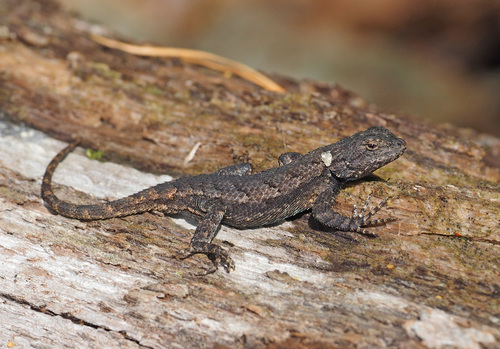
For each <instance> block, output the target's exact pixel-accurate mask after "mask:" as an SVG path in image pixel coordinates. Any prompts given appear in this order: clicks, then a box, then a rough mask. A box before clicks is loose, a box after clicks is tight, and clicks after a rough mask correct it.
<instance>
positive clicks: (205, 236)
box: [179, 206, 234, 275]
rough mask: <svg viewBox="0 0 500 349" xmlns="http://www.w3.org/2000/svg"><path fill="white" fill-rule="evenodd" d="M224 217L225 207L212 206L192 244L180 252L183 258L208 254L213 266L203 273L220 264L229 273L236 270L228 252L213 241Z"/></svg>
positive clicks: (200, 224)
mask: <svg viewBox="0 0 500 349" xmlns="http://www.w3.org/2000/svg"><path fill="white" fill-rule="evenodd" d="M223 217H224V209H222V208H220V207H218V206H214V207H212V208H211V209H210V210H209V211H208V212H207V214H206V215H205V216H203V218H202V220H201V221H200V223H199V224H198V226H197V227H196V230H195V232H194V236H193V238H192V239H191V244H190V246H189V247H188V248H187V249H185V250H182V251H180V252H179V254H180V258H181V259H185V258H188V257H191V256H192V255H195V254H204V255H206V256H207V257H208V259H210V261H212V263H213V267H212V268H210V269H209V270H208V271H207V272H205V273H203V274H202V275H206V274H211V273H214V272H215V271H217V268H218V267H219V265H222V266H223V267H224V268H225V269H226V271H227V272H228V273H229V272H230V271H231V270H234V262H233V260H232V259H231V257H229V254H228V252H227V251H226V250H224V249H223V248H221V247H220V246H217V245H215V244H213V243H212V240H213V239H214V238H215V236H216V235H217V231H218V228H219V226H220V223H221V221H222V218H223Z"/></svg>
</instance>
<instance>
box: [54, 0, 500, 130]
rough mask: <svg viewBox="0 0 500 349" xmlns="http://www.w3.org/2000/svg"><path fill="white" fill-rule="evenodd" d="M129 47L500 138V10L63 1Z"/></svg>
mask: <svg viewBox="0 0 500 349" xmlns="http://www.w3.org/2000/svg"><path fill="white" fill-rule="evenodd" d="M59 1H60V2H61V4H63V5H64V6H65V7H66V8H69V9H71V10H73V11H74V12H77V13H78V14H79V15H80V16H81V17H82V18H84V19H86V20H90V21H95V22H98V23H102V24H105V25H106V26H108V27H110V28H111V29H113V30H114V31H116V32H117V33H118V34H120V35H121V38H120V39H122V40H133V41H135V42H141V43H149V44H154V45H161V46H171V47H184V48H193V49H199V50H204V51H209V52H213V53H216V54H219V55H222V56H225V57H228V58H231V59H234V60H237V61H240V62H242V63H245V64H248V65H250V66H252V67H253V68H256V69H259V70H262V71H263V72H268V73H269V72H271V73H278V74H283V75H288V76H291V77H294V78H297V79H304V78H307V79H314V80H318V81H322V82H331V83H339V84H340V85H342V86H343V87H345V88H347V89H350V90H352V91H354V92H356V93H358V94H360V95H361V96H362V97H363V98H364V99H366V100H367V101H369V102H372V103H375V104H377V105H378V106H379V107H381V108H382V110H384V111H386V112H398V113H404V114H411V115H417V116H420V117H423V118H427V119H429V120H431V121H433V122H435V123H443V122H450V123H453V124H455V125H459V126H467V127H472V128H475V129H477V130H480V131H484V132H488V133H492V134H496V135H500V1H498V0H474V1H472V0H419V1H415V0H370V1H367V0H237V1H235V0H212V1H207V0H59Z"/></svg>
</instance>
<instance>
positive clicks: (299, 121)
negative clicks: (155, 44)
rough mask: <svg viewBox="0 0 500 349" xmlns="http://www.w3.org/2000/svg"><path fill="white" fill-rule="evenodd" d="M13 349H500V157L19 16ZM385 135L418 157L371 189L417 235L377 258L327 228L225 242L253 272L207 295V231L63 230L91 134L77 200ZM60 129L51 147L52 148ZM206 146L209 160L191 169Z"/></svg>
mask: <svg viewBox="0 0 500 349" xmlns="http://www.w3.org/2000/svg"><path fill="white" fill-rule="evenodd" d="M0 16H1V27H0V40H1V42H0V113H1V114H0V117H1V120H0V133H1V139H0V324H1V325H0V345H2V346H6V345H8V343H9V342H11V343H10V344H13V345H15V346H16V347H17V346H19V347H29V346H36V347H40V346H52V347H98V346H100V347H150V348H161V347H172V348H185V347H193V348H202V347H208V348H211V347H218V348H223V347H228V348H230V347H231V348H233V347H256V348H263V347H269V348H302V347H308V348H319V347H325V348H337V347H356V346H359V347H406V348H420V347H433V348H437V347H443V346H446V345H448V346H449V347H464V348H465V347H467V348H480V347H481V345H482V346H483V347H490V348H498V347H500V330H499V329H498V327H499V325H500V301H499V293H500V271H499V269H498V266H499V265H500V248H499V245H500V218H499V212H500V186H499V184H498V183H499V181H500V140H499V139H496V138H494V137H490V136H487V135H482V134H478V133H476V132H474V131H471V130H465V129H457V128H455V127H452V126H433V125H430V124H427V123H424V122H422V121H419V120H414V119H409V118H407V117H404V116H400V115H391V114H387V113H383V112H380V111H378V110H377V108H376V107H375V106H372V105H369V104H368V103H366V102H365V101H363V100H362V99H361V98H360V97H359V96H357V95H355V94H354V93H351V92H349V91H346V90H343V89H342V88H341V87H339V86H333V85H326V84H321V83H317V82H310V81H301V82H297V81H294V80H291V79H285V78H283V77H275V79H276V81H277V82H279V83H280V84H282V85H283V86H284V87H285V88H286V89H287V91H288V92H287V93H285V94H278V93H271V92H266V91H262V90H261V89H259V88H258V87H256V86H253V85H252V84H250V83H248V82H246V81H244V80H241V79H238V78H234V77H225V76H223V75H222V74H220V73H218V72H214V71H210V70H208V69H205V68H202V67H199V66H191V65H186V64H183V63H182V62H180V61H179V60H172V59H150V58H141V57H135V56H131V55H128V54H124V53H121V52H117V51H112V50H107V49H104V48H102V47H100V46H98V45H97V44H95V43H94V42H92V41H91V40H90V39H89V38H88V34H89V32H90V31H91V30H102V29H101V28H98V27H96V26H91V25H89V24H88V23H85V22H83V21H81V20H78V19H76V18H74V17H71V16H70V15H69V14H67V13H64V12H62V11H60V9H59V8H58V6H57V5H56V4H54V3H53V2H51V1H30V0H23V1H19V0H12V1H7V0H4V1H2V2H0ZM374 125H383V126H386V127H387V128H389V129H390V130H391V131H393V132H394V133H395V134H397V135H398V136H400V137H402V138H404V139H405V140H406V142H407V143H408V148H409V149H408V151H407V153H406V154H405V155H404V156H403V157H402V158H401V159H399V160H397V161H396V162H394V163H392V164H390V165H388V166H386V167H385V168H383V169H381V170H379V171H377V176H378V177H380V178H381V179H383V180H384V181H373V180H372V181H363V182H358V183H353V185H351V186H350V187H349V188H347V189H346V190H344V191H343V193H342V194H341V195H340V197H339V202H338V209H339V210H340V211H342V212H344V213H348V212H349V211H350V210H352V205H353V204H354V203H358V204H360V203H362V202H363V200H364V198H365V197H366V196H367V195H368V194H369V193H370V192H372V194H373V196H374V197H375V198H378V199H381V198H383V197H385V196H388V195H390V196H394V198H393V199H392V200H391V201H390V204H389V206H390V210H388V211H385V213H382V214H381V215H380V216H381V217H382V216H384V215H389V214H390V215H391V216H393V217H397V218H398V220H397V221H396V222H394V223H389V224H387V225H386V226H384V227H379V228H375V229H376V231H377V232H378V233H379V235H380V237H379V238H376V239H368V238H363V237H355V238H356V240H357V241H354V240H350V239H347V238H346V237H345V236H343V237H339V236H338V235H337V234H336V233H335V232H331V231H330V232H329V231H318V230H317V229H315V228H314V227H311V226H310V224H309V223H308V214H305V215H303V216H301V217H297V218H296V219H293V220H291V221H289V222H286V223H285V224H283V225H280V226H277V227H269V228H262V229H255V230H241V231H240V230H235V229H229V228H226V227H223V228H222V229H221V232H220V233H219V236H218V238H217V240H218V241H219V242H220V243H221V244H223V245H226V247H227V248H229V249H230V252H231V256H232V257H233V258H234V260H235V262H236V270H235V272H233V273H231V274H226V273H224V272H223V271H222V270H221V271H219V272H218V273H216V274H213V275H209V276H205V277H196V276H194V275H192V272H193V271H195V272H196V271H199V270H201V269H202V268H204V267H205V266H206V265H207V260H206V259H204V258H203V257H200V258H191V259H187V260H184V261H180V260H178V259H175V258H173V256H175V253H176V251H179V250H180V249H182V248H184V247H186V246H187V244H188V242H189V239H190V237H191V233H192V230H193V226H192V225H190V224H189V223H187V222H186V221H185V220H183V219H182V218H175V219H172V218H170V217H161V216H160V215H156V214H144V215H139V216H134V217H127V218H124V219H112V220H109V221H102V222H79V221H75V220H70V219H66V218H64V217H60V216H54V215H52V214H51V213H50V212H48V211H47V209H46V208H45V207H44V206H43V203H42V202H41V199H40V196H39V191H40V183H41V176H42V173H43V171H44V168H45V166H46V165H47V164H48V162H49V160H50V158H51V157H52V156H53V155H54V154H55V152H56V151H57V150H59V149H61V148H62V147H63V143H61V142H58V141H56V140H54V139H52V138H50V137H53V138H57V139H60V140H63V141H68V140H70V139H71V138H72V137H74V136H79V137H81V138H82V139H83V144H84V145H85V146H88V147H91V148H93V149H99V150H102V151H103V152H104V154H105V159H106V160H111V161H112V162H115V163H116V162H118V163H120V164H122V165H117V164H113V163H109V162H108V163H98V162H96V161H91V160H88V159H86V158H85V156H83V155H79V153H78V152H77V153H76V154H74V155H71V156H70V157H68V159H67V160H66V161H65V163H64V164H63V165H61V168H60V170H58V174H56V177H55V181H56V183H58V184H59V186H57V187H56V189H57V193H58V194H59V195H60V196H61V197H65V198H68V199H71V200H73V201H75V202H84V201H85V202H89V201H92V200H99V199H103V198H106V199H109V198H116V197H120V196H123V195H127V194H131V193H132V192H134V191H135V190H138V189H141V188H143V187H146V186H150V185H152V184H154V183H157V182H159V181H163V180H166V177H165V176H163V177H159V176H154V175H151V174H146V173H141V172H138V171H137V170H134V169H132V168H130V167H128V166H133V167H135V168H137V169H140V170H143V171H146V172H150V173H151V172H152V173H160V172H161V173H168V174H170V175H173V176H179V175H185V174H198V173H203V172H208V171H213V170H215V169H217V168H219V167H222V166H227V165H229V164H233V163H237V162H242V161H250V162H252V163H253V164H254V165H255V166H256V167H257V169H263V168H267V167H270V166H275V165H276V159H277V157H278V155H279V154H280V153H283V152H285V151H299V152H307V151H309V150H311V149H313V148H316V147H318V146H321V145H324V144H327V143H332V142H334V141H336V140H338V139H339V138H341V137H343V136H347V135H351V134H353V133H354V132H356V131H360V130H363V129H366V128H368V127H369V126H374ZM36 130H39V131H42V132H43V133H44V134H45V135H44V134H43V133H41V132H39V131H36ZM198 142H200V143H201V147H200V148H199V149H198V150H197V152H196V154H195V156H194V158H193V159H192V160H191V161H189V162H188V163H187V164H186V163H185V162H184V159H185V158H186V156H187V155H188V153H189V152H190V150H191V149H192V148H193V147H194V146H195V144H196V143H198Z"/></svg>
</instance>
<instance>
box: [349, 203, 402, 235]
mask: <svg viewBox="0 0 500 349" xmlns="http://www.w3.org/2000/svg"><path fill="white" fill-rule="evenodd" d="M370 199H371V194H370V195H368V198H367V199H366V201H365V204H364V205H363V207H362V208H361V210H360V211H359V212H358V206H357V205H354V208H353V211H352V217H351V228H352V231H354V232H356V233H360V234H363V235H368V236H374V237H375V236H378V235H377V234H375V233H373V232H371V231H367V230H366V229H363V227H367V226H372V225H380V224H384V223H387V222H392V221H395V220H396V218H392V217H389V218H383V219H370V218H371V217H372V216H373V215H374V214H376V213H377V212H378V211H380V209H381V208H382V207H384V206H385V205H386V204H387V201H388V200H389V199H390V197H386V198H385V199H384V200H382V201H381V202H379V204H378V205H377V206H375V207H373V208H372V209H371V210H369V211H368V212H366V211H367V209H368V205H369V203H370Z"/></svg>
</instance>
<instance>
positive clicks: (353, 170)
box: [41, 126, 406, 272]
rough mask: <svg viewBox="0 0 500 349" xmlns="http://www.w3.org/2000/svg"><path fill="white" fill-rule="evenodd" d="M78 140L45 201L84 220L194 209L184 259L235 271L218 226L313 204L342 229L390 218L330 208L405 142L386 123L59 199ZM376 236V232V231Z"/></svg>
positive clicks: (45, 189) (255, 223) (263, 221)
mask: <svg viewBox="0 0 500 349" xmlns="http://www.w3.org/2000/svg"><path fill="white" fill-rule="evenodd" d="M77 145H78V142H74V143H71V144H70V145H68V146H67V147H66V148H65V149H63V150H62V151H61V152H59V153H58V154H57V155H56V156H55V157H54V159H52V161H51V162H50V164H49V165H48V167H47V170H46V172H45V175H44V177H43V182H42V190H41V194H42V198H43V200H44V201H45V203H46V204H47V205H48V206H49V207H50V208H51V209H52V210H53V211H54V212H56V213H58V214H60V215H62V216H65V217H69V218H75V219H79V220H86V221H88V220H98V219H109V218H115V217H123V216H129V215H134V214H138V213H143V212H148V211H162V212H164V213H166V214H176V213H180V212H182V211H189V212H191V213H193V214H195V215H197V216H200V217H201V220H200V222H199V224H198V225H197V227H196V230H195V232H194V236H193V238H192V240H191V243H190V246H189V248H187V249H186V250H184V251H182V252H181V253H182V255H183V258H185V257H189V256H191V255H193V254H205V255H207V257H208V258H209V259H210V260H211V261H212V263H213V268H211V269H210V271H209V272H214V271H216V270H217V267H218V266H219V265H222V266H223V267H224V268H225V269H226V271H227V272H229V271H230V270H232V269H234V262H233V260H232V259H231V257H230V256H229V254H228V252H227V251H226V250H224V249H222V248H221V247H219V246H218V245H216V244H213V243H212V240H213V239H214V238H215V236H216V235H217V232H218V228H219V226H220V224H225V225H229V226H232V227H236V228H252V227H259V226H264V225H271V224H276V223H279V222H281V221H283V220H284V219H285V218H288V217H291V216H294V215H296V214H298V213H300V212H302V211H305V210H308V209H312V215H313V217H314V218H315V219H316V220H317V221H319V222H320V223H322V224H323V225H325V226H327V227H330V228H333V229H337V230H342V231H349V232H357V233H361V234H369V235H370V234H371V233H369V232H367V231H366V230H365V229H363V228H364V227H366V226H369V225H375V224H380V223H385V222H387V221H388V220H390V219H382V220H371V219H370V218H371V217H372V216H373V215H374V214H375V213H376V212H377V211H379V210H380V208H381V207H382V206H383V205H384V204H385V203H386V201H387V198H386V199H385V200H383V201H382V202H381V203H379V204H378V205H377V206H376V207H375V208H374V209H372V210H371V211H369V212H365V208H366V206H367V205H366V204H365V207H363V209H362V210H361V211H360V212H359V213H358V212H357V210H355V212H354V213H353V215H352V217H347V216H344V215H341V214H339V213H337V212H335V211H333V210H332V207H333V205H334V203H335V199H336V197H337V195H338V193H339V192H340V190H341V189H342V187H343V185H344V184H345V183H346V182H348V181H352V180H356V179H359V178H362V177H365V176H366V175H368V174H370V173H372V172H373V171H375V170H377V169H378V168H380V167H382V166H384V165H386V164H388V163H390V162H392V161H394V160H396V159H397V158H399V157H400V156H401V155H402V154H403V152H404V151H405V149H406V143H405V141H404V140H402V139H401V138H397V137H396V136H394V135H393V134H392V133H391V132H390V131H389V130H387V129H386V128H384V127H381V126H377V127H372V128H369V129H368V130H366V131H363V132H359V133H356V134H355V135H353V136H351V137H347V138H344V139H342V140H340V141H338V142H336V143H333V144H330V145H327V146H324V147H320V148H317V149H315V150H313V151H311V152H309V153H307V154H304V155H302V154H300V153H293V152H292V153H285V154H282V155H281V156H280V157H279V159H278V161H279V165H280V166H279V167H276V168H271V169H268V170H266V171H263V172H259V173H255V174H251V172H252V166H251V165H250V164H248V163H243V164H237V165H233V166H229V167H225V168H222V169H220V170H219V171H217V172H214V173H211V174H202V175H198V176H187V177H182V178H179V179H177V180H174V181H170V182H165V183H162V184H158V185H156V186H153V187H150V188H148V189H145V190H143V191H140V192H138V193H136V194H133V195H130V196H127V197H125V198H122V199H118V200H115V201H111V202H107V203H98V204H92V205H76V204H72V203H70V202H66V201H62V200H60V199H58V198H57V197H56V196H55V194H54V192H53V190H52V184H51V181H52V175H53V173H54V171H55V169H56V167H57V165H58V164H59V163H60V162H61V161H62V160H63V159H64V158H65V157H66V155H67V154H68V153H70V152H71V151H72V150H73V149H74V148H75V147H76V146H77ZM371 235H374V234H371Z"/></svg>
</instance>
